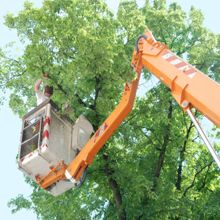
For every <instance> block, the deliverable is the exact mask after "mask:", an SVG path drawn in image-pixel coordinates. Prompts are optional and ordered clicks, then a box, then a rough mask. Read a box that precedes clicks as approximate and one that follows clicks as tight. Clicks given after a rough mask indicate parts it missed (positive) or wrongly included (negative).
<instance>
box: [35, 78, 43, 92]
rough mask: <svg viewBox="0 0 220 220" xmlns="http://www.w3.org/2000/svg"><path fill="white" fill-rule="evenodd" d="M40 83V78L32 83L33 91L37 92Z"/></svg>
mask: <svg viewBox="0 0 220 220" xmlns="http://www.w3.org/2000/svg"><path fill="white" fill-rule="evenodd" d="M41 83H42V80H41V79H38V80H37V81H36V83H35V85H34V91H35V92H39V89H40V85H41Z"/></svg>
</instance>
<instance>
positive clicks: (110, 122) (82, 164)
mask: <svg viewBox="0 0 220 220" xmlns="http://www.w3.org/2000/svg"><path fill="white" fill-rule="evenodd" d="M136 72H137V76H136V79H134V80H133V81H131V82H130V83H126V85H125V87H124V92H123V95H122V98H121V100H120V102H119V104H118V105H117V107H116V108H115V110H114V111H113V112H112V113H111V114H110V115H109V117H108V118H107V119H106V120H105V121H104V122H103V124H102V125H101V126H100V127H99V129H98V130H97V131H96V132H95V134H94V135H93V136H92V137H91V139H90V140H89V141H88V142H87V144H86V145H85V146H84V147H83V149H82V150H81V151H80V153H79V154H78V155H77V156H76V157H75V158H74V159H73V161H71V162H70V164H69V165H65V164H63V166H64V167H60V169H58V170H56V172H51V173H50V174H48V175H47V176H45V177H44V178H42V179H41V180H39V181H38V183H39V185H40V186H41V187H42V188H44V189H46V188H48V187H49V186H51V185H52V184H54V183H56V182H57V181H59V180H61V179H69V180H70V181H72V182H77V181H79V180H80V178H81V176H82V174H83V172H84V171H85V169H86V168H87V166H88V165H89V164H91V163H92V161H93V159H94V157H95V156H96V154H97V153H98V151H99V150H100V149H101V148H102V147H103V145H104V144H105V143H106V142H107V140H108V139H109V138H110V137H111V135H112V134H113V132H114V131H115V130H116V129H117V128H118V127H119V126H120V124H121V122H122V121H123V120H124V119H125V118H126V116H127V115H128V114H129V112H130V111H131V110H132V107H133V103H134V100H135V96H136V91H137V87H138V83H139V80H140V75H141V69H137V71H136ZM65 167H67V169H64V168H65Z"/></svg>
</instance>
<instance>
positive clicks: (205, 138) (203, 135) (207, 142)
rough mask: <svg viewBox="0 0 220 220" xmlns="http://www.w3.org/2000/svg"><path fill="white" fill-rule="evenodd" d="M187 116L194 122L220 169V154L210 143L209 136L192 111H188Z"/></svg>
mask: <svg viewBox="0 0 220 220" xmlns="http://www.w3.org/2000/svg"><path fill="white" fill-rule="evenodd" d="M186 112H187V114H188V115H189V117H190V119H191V120H192V122H193V124H194V125H195V127H196V130H197V131H198V132H199V134H200V136H201V138H202V140H203V141H204V143H205V145H206V147H207V148H208V150H209V152H210V154H211V155H212V157H213V159H214V160H215V162H216V163H217V165H218V167H219V168H220V158H219V156H218V154H217V153H216V151H215V149H214V147H212V145H211V143H210V142H209V140H208V138H207V136H206V135H205V132H204V131H203V130H202V128H201V126H200V124H199V122H198V121H197V119H196V117H195V115H194V114H193V113H192V111H191V109H189V108H188V109H187V110H186Z"/></svg>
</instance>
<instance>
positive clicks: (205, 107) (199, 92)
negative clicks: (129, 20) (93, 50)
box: [132, 31, 220, 168]
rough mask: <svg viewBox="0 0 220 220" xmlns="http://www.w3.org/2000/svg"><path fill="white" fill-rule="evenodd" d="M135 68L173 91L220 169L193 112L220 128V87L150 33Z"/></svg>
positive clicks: (140, 42) (138, 47)
mask: <svg viewBox="0 0 220 220" xmlns="http://www.w3.org/2000/svg"><path fill="white" fill-rule="evenodd" d="M132 66H133V68H134V69H135V70H139V69H141V68H143V67H145V68H146V69H148V70H149V71H150V72H151V73H153V74H154V75H155V76H156V77H157V78H158V79H159V80H161V81H162V82H163V83H164V84H165V85H166V86H167V87H168V88H169V89H170V90H171V93H172V95H173V97H174V98H175V99H176V101H177V103H178V104H179V105H180V106H181V107H182V108H183V109H184V110H185V111H186V112H187V114H188V115H189V117H190V119H191V120H192V122H193V123H194V125H195V128H196V129H197V131H198V133H199V134H200V136H201V138H202V139H203V141H204V143H205V145H206V147H207V148H208V150H209V152H210V153H211V155H212V157H213V159H214V160H215V162H216V163H217V165H218V167H219V168H220V158H219V156H218V154H217V153H216V151H215V149H214V148H213V147H212V145H211V144H210V142H209V140H208V138H207V137H206V135H205V133H204V131H203V130H202V128H201V126H200V125H199V123H198V121H197V120H196V118H195V116H194V115H193V113H192V111H191V108H195V109H197V110H198V111H199V112H201V113H202V114H203V115H204V116H206V117H207V118H209V119H210V120H211V121H212V122H213V123H214V124H215V125H217V126H218V127H219V126H220V98H219V94H220V85H219V84H218V83H217V82H215V81H214V80H212V79H210V78H209V77H208V76H206V75H205V74H204V73H202V72H201V71H199V70H198V69H196V68H195V67H194V66H192V65H190V64H189V63H187V62H186V61H184V60H183V59H182V58H180V57H179V56H177V55H176V54H174V53H173V52H172V51H170V50H169V49H168V47H167V46H166V45H165V44H163V43H160V42H157V41H156V40H155V39H154V37H153V35H152V33H151V32H150V31H148V32H146V33H145V34H144V35H142V36H140V37H139V38H138V41H137V44H136V48H135V50H134V53H133V57H132Z"/></svg>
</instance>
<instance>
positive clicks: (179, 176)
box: [176, 121, 193, 190]
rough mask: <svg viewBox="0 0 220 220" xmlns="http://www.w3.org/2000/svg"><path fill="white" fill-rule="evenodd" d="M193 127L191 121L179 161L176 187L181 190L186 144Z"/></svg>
mask: <svg viewBox="0 0 220 220" xmlns="http://www.w3.org/2000/svg"><path fill="white" fill-rule="evenodd" d="M192 128H193V122H192V121H191V122H190V125H189V127H188V128H187V130H186V136H185V140H184V143H183V147H182V150H181V151H180V161H179V165H178V169H177V181H176V189H177V190H181V182H182V169H183V161H184V160H185V151H186V146H187V142H188V139H189V135H190V132H191V130H192Z"/></svg>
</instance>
